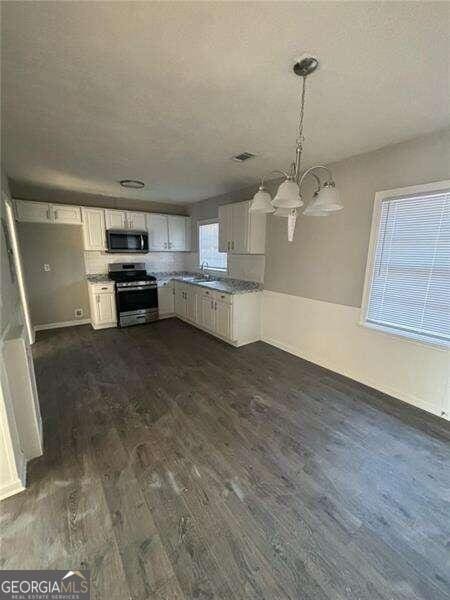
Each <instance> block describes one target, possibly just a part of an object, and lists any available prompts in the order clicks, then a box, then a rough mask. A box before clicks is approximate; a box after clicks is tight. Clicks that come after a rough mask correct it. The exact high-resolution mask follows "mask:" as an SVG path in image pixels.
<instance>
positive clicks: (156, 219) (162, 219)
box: [147, 215, 169, 251]
mask: <svg viewBox="0 0 450 600" xmlns="http://www.w3.org/2000/svg"><path fill="white" fill-rule="evenodd" d="M147 230H148V248H149V250H154V251H161V250H168V249H169V243H168V230H167V215H147Z"/></svg>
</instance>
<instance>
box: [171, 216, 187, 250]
mask: <svg viewBox="0 0 450 600" xmlns="http://www.w3.org/2000/svg"><path fill="white" fill-rule="evenodd" d="M167 221H168V226H169V250H174V251H183V250H186V217H180V216H178V215H168V217H167Z"/></svg>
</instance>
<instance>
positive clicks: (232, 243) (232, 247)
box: [231, 240, 234, 250]
mask: <svg viewBox="0 0 450 600" xmlns="http://www.w3.org/2000/svg"><path fill="white" fill-rule="evenodd" d="M231 249H232V250H234V240H233V241H232V242H231Z"/></svg>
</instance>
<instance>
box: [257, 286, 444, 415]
mask: <svg viewBox="0 0 450 600" xmlns="http://www.w3.org/2000/svg"><path fill="white" fill-rule="evenodd" d="M359 317H360V309H359V308H358V307H352V306H344V305H339V304H333V303H330V302H323V301H320V300H312V299H309V298H302V297H299V296H291V295H289V294H281V293H279V292H271V291H268V290H265V291H264V293H263V318H262V336H261V337H262V340H263V341H265V342H267V343H268V344H271V345H273V346H276V347H277V348H280V349H281V350H285V351H286V352H289V353H290V354H294V355H295V356H298V357H300V358H303V359H305V360H308V361H310V362H312V363H315V364H317V365H320V366H321V367H324V368H325V369H329V370H330V371H333V372H335V373H339V374H341V375H344V376H345V377H349V378H350V379H353V380H354V381H358V382H360V383H362V384H364V385H367V386H369V387H371V388H374V389H376V390H379V391H380V392H382V393H384V394H388V395H389V396H393V397H394V398H398V399H399V400H402V401H403V402H407V403H408V404H411V405H413V406H416V407H417V408H420V409H422V410H425V411H428V412H430V413H432V414H434V415H437V416H440V417H443V418H444V419H448V418H449V413H450V410H449V407H450V380H449V379H450V378H449V372H450V371H449V368H450V353H449V352H443V351H442V350H441V349H436V348H435V347H431V346H426V345H423V344H421V345H419V344H417V343H416V342H411V340H408V339H406V338H405V339H403V338H399V337H398V336H396V337H393V336H388V335H385V334H380V333H379V332H374V331H373V330H370V329H368V328H366V327H361V326H360V325H359Z"/></svg>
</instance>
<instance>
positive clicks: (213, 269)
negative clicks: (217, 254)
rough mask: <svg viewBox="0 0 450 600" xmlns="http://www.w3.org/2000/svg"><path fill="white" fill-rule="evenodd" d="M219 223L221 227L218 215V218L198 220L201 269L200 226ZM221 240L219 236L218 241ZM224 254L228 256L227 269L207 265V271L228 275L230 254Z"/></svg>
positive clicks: (199, 266)
mask: <svg viewBox="0 0 450 600" xmlns="http://www.w3.org/2000/svg"><path fill="white" fill-rule="evenodd" d="M215 223H217V225H219V227H220V222H219V218H218V217H217V218H216V219H202V220H200V221H197V248H198V265H197V267H198V268H199V269H200V268H201V260H200V227H201V226H202V225H213V224H215ZM218 242H219V238H217V243H218ZM223 254H226V256H227V267H226V269H219V268H217V267H209V266H208V267H205V269H204V270H205V271H208V272H210V273H217V275H219V276H220V275H228V254H227V253H226V252H223Z"/></svg>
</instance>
